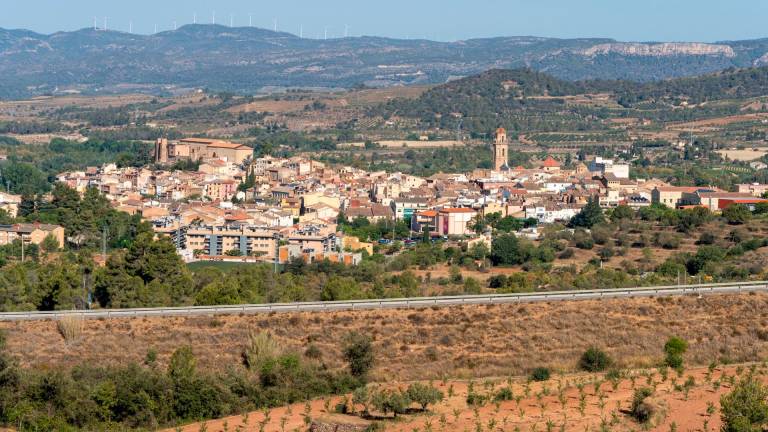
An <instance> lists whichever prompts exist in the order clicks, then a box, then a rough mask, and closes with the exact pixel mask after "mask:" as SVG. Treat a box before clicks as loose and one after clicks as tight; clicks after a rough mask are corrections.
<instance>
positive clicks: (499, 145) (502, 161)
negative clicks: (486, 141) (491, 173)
mask: <svg viewBox="0 0 768 432" xmlns="http://www.w3.org/2000/svg"><path fill="white" fill-rule="evenodd" d="M508 161H509V142H507V131H506V130H504V128H498V129H496V138H495V140H494V142H493V169H494V170H496V171H506V170H508V169H509V166H508V165H507V163H508Z"/></svg>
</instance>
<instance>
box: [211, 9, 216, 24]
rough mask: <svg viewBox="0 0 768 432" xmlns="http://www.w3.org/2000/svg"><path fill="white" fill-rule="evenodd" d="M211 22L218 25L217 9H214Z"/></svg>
mask: <svg viewBox="0 0 768 432" xmlns="http://www.w3.org/2000/svg"><path fill="white" fill-rule="evenodd" d="M211 24H213V25H216V11H213V16H212V17H211Z"/></svg>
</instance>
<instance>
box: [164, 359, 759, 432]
mask: <svg viewBox="0 0 768 432" xmlns="http://www.w3.org/2000/svg"><path fill="white" fill-rule="evenodd" d="M750 368H754V371H755V372H754V373H755V374H756V375H757V377H758V379H759V380H760V381H762V382H763V383H768V376H766V373H767V372H768V369H766V366H764V364H738V365H733V364H732V365H717V364H715V363H713V364H712V365H710V366H709V367H696V368H691V369H687V370H683V371H681V372H680V373H678V372H675V371H672V370H669V369H665V368H646V369H632V370H622V371H620V372H619V371H618V370H614V371H611V372H608V373H570V374H557V375H553V376H551V377H550V378H549V379H547V380H545V381H540V382H537V381H529V378H528V377H525V376H510V377H490V378H487V379H482V380H453V379H444V380H436V381H431V382H421V383H419V384H421V385H426V386H432V387H433V388H435V389H437V390H438V391H439V392H440V393H441V394H442V396H443V399H442V400H440V401H437V402H436V403H434V404H433V405H429V406H428V408H427V410H424V411H421V409H420V408H417V407H416V405H413V406H412V407H411V408H410V409H409V410H408V412H407V413H406V414H404V415H399V416H396V417H393V416H392V414H389V413H388V414H383V413H381V412H376V411H375V410H373V409H371V410H370V412H369V413H368V414H367V415H364V414H361V413H362V412H363V411H364V410H365V408H366V407H365V405H363V404H360V403H354V395H353V394H347V395H342V396H336V397H328V398H324V399H317V400H313V401H309V402H307V403H302V404H294V405H289V406H285V407H278V408H274V409H271V410H264V411H255V412H250V413H248V414H247V415H237V416H231V417H227V418H224V419H219V420H211V421H208V422H205V423H204V424H205V427H206V428H207V430H208V431H210V432H224V431H226V430H240V431H243V432H249V431H252V432H256V431H264V432H280V431H284V430H287V431H293V430H304V429H305V428H306V427H307V425H308V424H312V423H314V425H315V427H318V426H319V427H329V426H335V425H339V426H342V425H343V427H351V428H360V429H356V430H362V429H363V428H366V427H369V426H370V425H371V424H374V423H375V424H376V427H377V428H378V430H381V431H388V432H389V431H393V432H412V431H415V430H419V431H430V430H431V431H438V432H440V431H461V430H474V431H486V432H493V431H507V430H510V431H511V430H515V431H517V430H520V431H531V430H539V431H547V430H566V431H577V430H578V431H586V430H593V431H598V430H611V431H633V430H638V429H642V430H649V431H665V432H666V431H669V430H670V429H671V428H675V429H674V430H680V431H717V430H720V426H721V425H722V421H721V418H720V415H719V406H720V398H721V397H722V396H723V395H725V394H727V393H729V392H730V391H731V390H732V389H733V387H734V383H735V381H736V380H738V379H740V378H742V377H744V376H746V375H747V374H748V373H750ZM412 384H413V383H410V382H393V383H388V384H386V385H382V386H379V385H377V384H372V385H370V386H369V387H371V388H372V389H378V388H379V387H382V388H386V389H391V390H405V389H407V388H408V387H409V386H410V385H412ZM643 390H648V391H649V392H650V395H649V396H648V397H647V398H646V399H645V404H647V406H648V407H651V408H650V409H651V410H652V411H653V414H652V415H651V416H650V418H649V419H648V420H647V422H644V423H640V422H639V421H638V420H637V419H636V418H634V417H633V415H632V414H633V412H632V405H633V399H634V397H635V394H636V393H637V392H641V391H643ZM340 406H341V407H344V409H346V410H349V411H351V413H350V414H341V413H338V412H337V410H338V407H340ZM202 425H203V423H195V424H191V425H187V426H185V427H182V428H181V430H182V431H184V432H198V431H199V430H200V428H201V426H202ZM171 431H173V429H168V430H167V432H171Z"/></svg>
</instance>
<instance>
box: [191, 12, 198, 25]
mask: <svg viewBox="0 0 768 432" xmlns="http://www.w3.org/2000/svg"><path fill="white" fill-rule="evenodd" d="M192 24H197V12H192Z"/></svg>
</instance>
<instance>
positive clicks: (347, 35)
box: [344, 24, 349, 37]
mask: <svg viewBox="0 0 768 432" xmlns="http://www.w3.org/2000/svg"><path fill="white" fill-rule="evenodd" d="M344 37H349V25H347V24H344Z"/></svg>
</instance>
